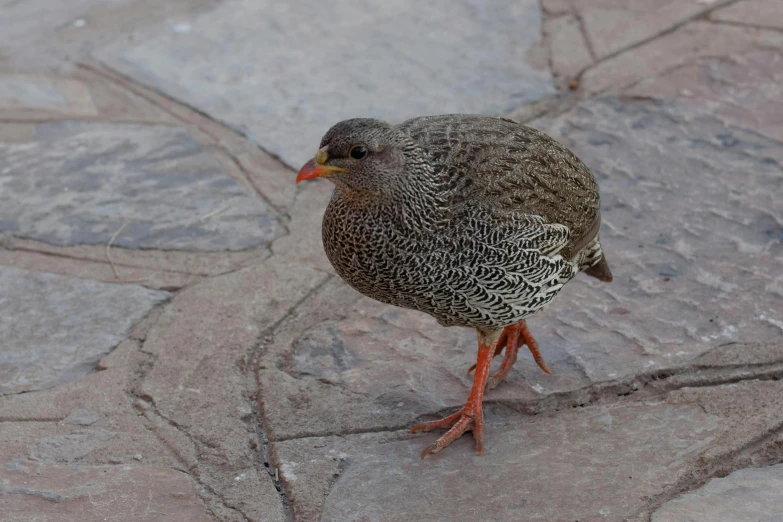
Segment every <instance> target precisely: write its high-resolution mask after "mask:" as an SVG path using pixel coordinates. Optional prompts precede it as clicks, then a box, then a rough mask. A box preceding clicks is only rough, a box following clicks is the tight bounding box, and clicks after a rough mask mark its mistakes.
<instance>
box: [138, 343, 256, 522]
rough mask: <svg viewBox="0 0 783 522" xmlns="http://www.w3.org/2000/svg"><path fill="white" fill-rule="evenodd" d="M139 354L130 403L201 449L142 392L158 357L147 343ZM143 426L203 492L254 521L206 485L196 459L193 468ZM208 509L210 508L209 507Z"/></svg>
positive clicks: (189, 435)
mask: <svg viewBox="0 0 783 522" xmlns="http://www.w3.org/2000/svg"><path fill="white" fill-rule="evenodd" d="M136 344H137V348H138V353H140V354H143V355H144V357H143V360H142V361H140V362H139V364H138V367H137V370H136V377H135V378H134V379H133V380H132V382H130V383H129V384H130V385H129V386H128V390H127V391H126V395H127V396H128V399H129V402H130V403H131V406H132V407H133V408H134V409H135V410H136V411H138V412H140V413H141V414H142V415H143V416H144V418H145V419H146V415H147V413H148V411H145V409H144V408H143V407H142V405H143V404H147V405H148V406H149V411H151V412H152V413H153V414H155V415H157V416H158V417H159V418H161V419H163V420H164V421H165V422H166V423H167V424H168V425H169V426H171V427H172V428H174V429H175V430H177V431H178V432H179V433H182V434H183V435H184V436H185V437H186V438H187V439H188V440H189V441H190V443H191V444H193V447H194V448H198V447H199V443H200V442H201V441H198V440H197V439H196V438H195V437H193V436H192V435H191V434H190V433H188V431H187V430H186V429H185V428H184V427H183V426H182V425H180V424H179V423H177V422H176V421H174V420H173V419H170V418H168V417H167V416H166V415H164V414H162V413H161V412H160V410H159V409H158V407H157V406H156V405H155V400H154V399H153V397H151V396H150V395H148V394H146V393H142V392H141V391H140V386H141V384H142V382H144V379H145V378H146V376H147V374H148V373H149V371H150V370H151V369H152V367H153V366H154V365H155V360H156V358H157V357H156V356H155V355H154V354H152V353H149V352H146V351H144V344H145V341H136ZM142 424H143V426H144V427H145V428H146V429H147V430H149V431H150V432H151V433H152V434H153V435H154V436H155V437H156V438H157V439H158V440H160V441H161V442H162V443H163V445H164V446H165V447H167V448H168V449H169V451H171V453H172V454H173V455H174V457H175V458H176V459H177V460H178V461H179V462H180V463H181V464H182V466H183V469H182V470H179V471H182V472H183V473H186V474H187V475H188V476H189V477H190V478H191V479H192V480H193V481H195V482H196V483H197V484H198V485H199V486H200V487H201V488H202V489H203V490H205V491H207V492H209V493H210V494H211V495H212V497H213V499H214V500H216V501H217V502H218V503H219V504H220V505H221V506H222V507H224V508H225V509H228V510H231V511H235V512H236V513H238V514H240V515H241V516H242V517H243V518H245V519H246V520H252V519H251V518H250V517H248V516H247V515H246V514H245V513H244V512H243V511H242V510H241V509H239V508H237V507H235V506H233V505H231V504H230V503H229V502H228V501H227V500H226V499H225V497H223V495H221V494H220V493H219V492H218V491H216V490H215V489H214V488H213V487H212V486H210V485H209V484H206V483H205V482H204V481H203V480H202V479H201V473H200V470H199V469H198V464H199V463H198V459H196V464H195V466H191V465H189V464H188V463H187V462H186V459H184V458H183V457H182V455H180V453H179V452H178V451H175V450H174V449H173V448H171V446H170V445H169V443H168V442H167V441H166V440H165V438H164V437H162V436H161V435H160V434H159V433H158V431H157V430H156V429H155V428H154V427H152V426H149V425H147V423H142ZM204 504H205V506H206V505H207V503H206V502H204ZM207 507H208V506H207Z"/></svg>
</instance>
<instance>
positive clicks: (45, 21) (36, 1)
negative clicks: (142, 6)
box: [0, 0, 131, 49]
mask: <svg viewBox="0 0 783 522" xmlns="http://www.w3.org/2000/svg"><path fill="white" fill-rule="evenodd" d="M130 2H131V0H71V1H68V2H46V1H41V0H32V1H22V2H20V1H18V0H0V11H1V12H2V13H3V18H2V20H0V24H1V27H2V30H1V31H0V49H2V48H13V47H18V46H23V45H25V44H29V43H30V42H31V41H33V40H35V39H37V38H42V37H46V36H49V35H51V34H52V33H54V32H56V31H57V30H58V29H60V28H62V27H63V26H65V25H69V24H73V23H74V22H75V21H76V20H78V19H80V18H81V19H82V20H83V21H84V16H85V15H86V14H87V13H89V12H90V11H91V10H95V9H96V8H99V7H103V8H107V7H119V6H122V5H123V4H128V3H130Z"/></svg>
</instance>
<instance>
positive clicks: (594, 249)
mask: <svg viewBox="0 0 783 522" xmlns="http://www.w3.org/2000/svg"><path fill="white" fill-rule="evenodd" d="M577 263H578V265H579V269H580V270H581V271H583V272H584V273H585V274H587V275H589V276H592V277H595V278H596V279H598V280H599V281H603V282H605V283H608V282H610V281H611V280H612V279H613V277H612V271H611V270H609V264H608V263H607V262H606V256H605V255H604V251H603V249H602V248H601V241H600V240H599V239H598V236H595V237H594V238H593V240H592V241H590V243H588V244H587V246H585V248H584V249H583V250H582V251H581V252H580V253H579V256H578V257H577Z"/></svg>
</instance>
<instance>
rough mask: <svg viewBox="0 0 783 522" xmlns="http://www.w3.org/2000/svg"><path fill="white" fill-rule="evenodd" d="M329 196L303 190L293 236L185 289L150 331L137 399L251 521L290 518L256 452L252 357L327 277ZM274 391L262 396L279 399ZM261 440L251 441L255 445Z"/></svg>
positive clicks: (317, 188) (317, 187) (320, 187)
mask: <svg viewBox="0 0 783 522" xmlns="http://www.w3.org/2000/svg"><path fill="white" fill-rule="evenodd" d="M329 194H330V190H329V187H328V186H327V185H325V184H319V183H316V184H311V185H309V186H308V187H302V188H301V189H300V191H299V197H300V199H299V201H298V205H297V206H296V207H295V208H294V209H293V210H292V215H291V223H290V226H289V227H290V230H291V234H290V235H288V236H284V237H282V238H280V239H278V240H276V241H275V242H274V244H273V245H272V250H273V255H272V256H271V257H270V258H268V259H266V260H259V262H257V263H254V264H251V265H250V266H248V267H246V268H243V269H241V270H238V271H236V272H232V273H230V274H225V275H222V276H216V277H212V278H209V279H207V280H205V281H203V282H201V283H199V284H196V285H193V286H190V287H188V288H185V289H184V290H182V291H180V292H179V293H178V294H177V296H176V297H175V298H174V300H173V301H172V302H171V304H170V306H168V307H166V308H165V309H164V311H163V312H162V313H161V314H160V317H159V319H158V321H157V323H156V324H155V325H154V326H152V327H151V328H150V329H149V331H148V332H147V333H146V338H145V342H144V345H143V348H142V350H143V352H144V353H146V354H149V355H150V356H151V357H152V360H153V361H154V362H153V364H152V365H151V367H150V368H149V369H148V370H147V371H146V372H145V374H144V377H143V378H142V379H140V381H139V383H138V385H137V388H136V393H137V394H138V395H139V396H140V397H142V398H144V399H145V400H146V401H148V402H149V404H150V405H151V404H154V409H155V411H156V412H157V414H159V415H160V416H161V417H163V418H165V419H167V420H169V421H170V422H172V423H174V424H176V426H177V427H178V429H179V430H181V431H183V432H185V433H187V434H188V435H189V437H190V438H191V439H192V440H193V442H194V444H195V446H196V450H197V452H198V455H199V470H200V479H201V480H202V481H204V483H206V484H208V485H209V486H211V487H212V488H214V489H215V490H217V491H220V494H221V497H222V498H224V499H225V501H226V503H227V504H229V505H231V506H233V507H235V508H236V509H237V510H239V511H240V512H241V513H243V514H244V515H245V516H247V517H249V518H252V519H254V520H270V521H274V520H284V518H285V515H284V513H283V510H282V505H281V503H280V499H279V497H278V494H277V492H276V491H275V489H274V486H273V483H272V480H271V479H270V477H269V475H267V473H266V471H265V469H264V467H263V460H262V458H263V456H262V455H261V453H260V451H259V449H258V446H259V444H258V438H257V434H256V425H255V423H256V417H255V415H254V411H253V401H252V399H251V397H252V396H254V395H256V391H255V388H254V385H255V380H254V379H253V373H252V372H253V370H254V366H253V365H254V351H255V350H256V347H257V346H258V345H259V343H261V342H263V341H264V338H263V335H264V334H265V332H266V331H267V330H268V329H269V328H270V327H271V326H272V325H274V324H275V323H277V322H279V321H280V320H282V319H283V318H284V317H285V316H286V315H287V314H288V313H289V311H290V310H291V309H292V308H293V307H295V306H296V305H297V304H298V303H299V301H300V300H302V299H303V298H305V297H306V296H307V295H308V293H309V292H310V291H311V290H312V289H313V288H314V287H317V286H318V285H319V284H321V283H323V282H324V281H325V280H326V279H327V278H328V275H327V274H325V273H324V272H323V271H322V270H318V269H317V268H319V267H324V266H326V265H327V263H328V261H326V259H325V255H324V254H323V251H322V249H320V248H315V246H316V245H320V214H319V213H315V212H312V209H313V208H318V207H319V206H323V205H324V204H325V202H326V199H327V198H328V197H329ZM278 393H279V391H278V390H268V389H262V390H261V391H260V395H261V397H262V398H263V396H264V395H265V394H269V395H270V396H274V395H276V394H278ZM253 441H255V443H254V442H253Z"/></svg>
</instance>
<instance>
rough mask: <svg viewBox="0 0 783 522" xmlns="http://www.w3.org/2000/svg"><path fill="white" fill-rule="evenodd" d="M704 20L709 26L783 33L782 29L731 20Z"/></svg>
mask: <svg viewBox="0 0 783 522" xmlns="http://www.w3.org/2000/svg"><path fill="white" fill-rule="evenodd" d="M710 14H712V12H710ZM706 20H707V21H708V22H710V23H711V24H715V25H730V26H732V27H748V28H750V29H758V30H759V31H776V32H779V33H783V29H781V28H780V27H774V26H771V25H758V24H751V23H748V22H735V21H733V20H715V19H713V18H711V17H708V18H706ZM770 49H775V48H774V47H770Z"/></svg>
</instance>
